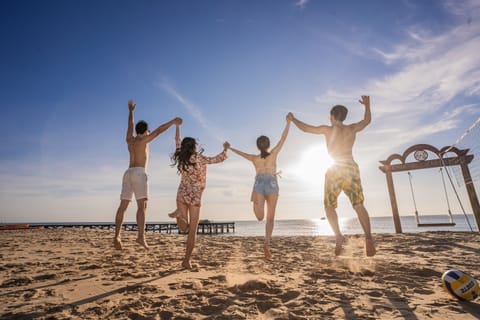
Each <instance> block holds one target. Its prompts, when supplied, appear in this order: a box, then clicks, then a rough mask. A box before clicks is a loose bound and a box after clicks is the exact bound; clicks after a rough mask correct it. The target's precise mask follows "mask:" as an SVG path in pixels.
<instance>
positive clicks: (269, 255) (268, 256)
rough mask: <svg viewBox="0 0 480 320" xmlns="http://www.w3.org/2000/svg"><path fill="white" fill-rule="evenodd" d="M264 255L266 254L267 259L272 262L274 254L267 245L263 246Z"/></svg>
mask: <svg viewBox="0 0 480 320" xmlns="http://www.w3.org/2000/svg"><path fill="white" fill-rule="evenodd" d="M263 253H264V254H265V259H267V260H272V253H271V252H270V246H269V245H268V244H266V243H265V244H264V245H263Z"/></svg>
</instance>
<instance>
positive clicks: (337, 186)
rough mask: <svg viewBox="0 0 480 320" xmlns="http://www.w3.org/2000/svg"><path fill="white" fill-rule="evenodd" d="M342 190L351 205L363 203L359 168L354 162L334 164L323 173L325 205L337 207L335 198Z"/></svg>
mask: <svg viewBox="0 0 480 320" xmlns="http://www.w3.org/2000/svg"><path fill="white" fill-rule="evenodd" d="M341 191H343V192H344V193H345V194H346V195H347V196H348V198H349V199H350V203H351V204H352V206H356V205H357V204H361V203H363V200H364V198H363V190H362V182H361V181H360V170H359V169H358V165H357V164H356V163H355V162H351V163H348V164H341V165H334V166H332V167H330V168H329V169H328V170H327V172H326V173H325V194H324V204H325V207H333V208H336V207H337V199H338V196H339V195H340V192H341Z"/></svg>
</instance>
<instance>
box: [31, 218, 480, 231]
mask: <svg viewBox="0 0 480 320" xmlns="http://www.w3.org/2000/svg"><path fill="white" fill-rule="evenodd" d="M467 218H468V222H467ZM419 219H420V222H421V223H448V222H450V218H449V216H448V215H423V216H421V217H420V218H419ZM400 221H401V224H402V232H404V233H417V232H425V231H457V232H471V231H475V232H478V228H477V224H476V222H475V218H474V216H473V215H472V214H467V215H463V214H455V215H453V222H455V226H435V227H418V226H417V221H416V219H415V216H401V217H400ZM210 222H226V221H221V220H218V221H217V220H210ZM229 222H231V221H229ZM234 222H235V232H230V233H224V234H222V235H223V236H241V237H250V236H264V235H265V221H234ZM107 223H108V224H111V223H113V222H112V221H110V222H104V224H107ZM129 223H132V222H129ZM147 223H171V221H169V222H153V221H149V222H147ZM36 224H40V223H30V225H36ZM42 224H43V225H47V224H48V225H55V224H62V225H68V224H72V225H74V224H75V225H78V224H83V225H89V224H92V225H95V224H102V223H100V222H82V223H42ZM339 224H340V228H341V230H342V232H343V233H344V234H352V235H353V234H363V230H362V227H361V226H360V223H359V221H358V218H356V217H354V218H339ZM370 224H371V226H372V232H373V233H395V225H394V222H393V217H392V216H387V217H370ZM273 235H274V236H329V235H333V231H332V229H331V228H330V225H329V224H328V221H327V219H325V218H323V219H321V218H319V219H311V220H300V219H298V220H276V221H275V226H274V229H273Z"/></svg>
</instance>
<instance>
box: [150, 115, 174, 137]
mask: <svg viewBox="0 0 480 320" xmlns="http://www.w3.org/2000/svg"><path fill="white" fill-rule="evenodd" d="M174 124H175V125H181V124H182V118H178V117H177V118H174V119H172V120H170V121H168V122H167V123H164V124H162V125H161V126H159V127H158V128H157V129H155V130H153V131H152V132H151V133H150V134H149V135H148V136H147V139H146V141H147V142H151V141H152V140H153V139H155V138H156V137H158V136H159V135H160V134H161V133H162V132H164V131H166V130H167V129H168V128H170V127H171V126H172V125H174Z"/></svg>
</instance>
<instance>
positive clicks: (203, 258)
mask: <svg viewBox="0 0 480 320" xmlns="http://www.w3.org/2000/svg"><path fill="white" fill-rule="evenodd" d="M123 235H124V236H123V239H124V245H125V249H124V250H123V251H116V250H114V249H113V247H112V237H113V232H112V231H101V230H80V229H63V230H50V229H39V230H17V231H2V232H1V233H0V247H1V252H0V258H1V263H0V271H1V273H0V274H1V276H0V318H1V319H479V318H480V301H478V300H477V301H475V302H460V301H458V300H456V299H454V298H452V297H451V296H450V295H449V294H447V292H446V291H445V290H444V289H443V287H442V285H441V281H440V278H441V276H442V274H443V272H444V271H446V270H448V269H451V268H455V269H460V270H464V271H466V272H469V273H470V274H471V275H473V276H474V277H475V278H477V279H480V269H479V265H478V261H479V256H480V237H479V235H478V233H452V232H428V233H419V234H401V235H397V234H381V235H376V241H377V245H378V254H377V255H376V256H375V257H374V258H366V257H365V256H364V248H363V243H364V242H363V237H360V236H348V240H349V241H348V245H347V247H346V250H345V254H344V255H342V256H340V257H337V258H336V257H334V255H333V249H334V239H333V237H322V236H319V237H274V238H273V246H272V251H273V255H274V260H273V261H266V260H265V259H263V254H262V240H263V239H262V238H258V237H231V236H228V237H226V236H199V237H198V241H197V246H196V248H195V251H194V255H193V264H194V268H193V270H182V269H181V268H180V263H181V259H182V258H183V254H184V241H185V239H186V238H185V236H183V235H166V234H158V233H156V234H153V233H149V234H147V237H148V238H147V239H148V241H149V243H150V245H151V249H150V250H149V251H145V250H143V249H141V248H140V247H139V246H137V245H135V241H134V240H135V236H136V233H135V232H125V233H124V234H123Z"/></svg>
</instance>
